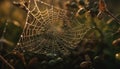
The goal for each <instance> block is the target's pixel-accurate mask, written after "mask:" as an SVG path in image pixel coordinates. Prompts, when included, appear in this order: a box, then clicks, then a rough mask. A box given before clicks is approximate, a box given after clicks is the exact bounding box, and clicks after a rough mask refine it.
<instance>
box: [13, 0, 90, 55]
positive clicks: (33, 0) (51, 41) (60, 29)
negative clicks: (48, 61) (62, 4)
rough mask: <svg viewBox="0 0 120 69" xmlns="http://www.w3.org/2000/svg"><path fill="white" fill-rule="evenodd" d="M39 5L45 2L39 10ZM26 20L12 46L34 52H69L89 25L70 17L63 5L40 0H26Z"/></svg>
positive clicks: (88, 28) (87, 29) (64, 53)
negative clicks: (58, 5)
mask: <svg viewBox="0 0 120 69" xmlns="http://www.w3.org/2000/svg"><path fill="white" fill-rule="evenodd" d="M40 5H44V6H47V7H46V8H45V10H41V7H40ZM23 6H24V7H25V8H26V9H27V11H28V13H27V18H26V24H25V27H24V29H23V33H22V34H21V37H20V40H19V42H18V44H17V46H16V48H15V50H19V51H21V52H31V53H36V54H47V53H53V54H58V53H61V54H63V55H68V54H70V52H71V50H73V49H75V48H76V46H77V44H78V43H79V42H80V41H81V40H82V39H83V38H84V36H85V35H86V33H87V32H88V31H89V30H90V27H89V26H87V25H85V24H81V23H80V22H79V21H78V20H76V19H70V18H69V17H68V16H67V15H66V13H67V12H66V11H65V10H64V9H60V8H58V7H54V5H53V4H52V5H50V4H47V3H45V2H43V1H41V0H29V2H28V6H26V5H24V4H23Z"/></svg>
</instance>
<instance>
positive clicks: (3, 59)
mask: <svg viewBox="0 0 120 69" xmlns="http://www.w3.org/2000/svg"><path fill="white" fill-rule="evenodd" d="M0 60H1V61H2V62H4V63H5V64H6V65H8V66H9V67H10V68H11V69H15V68H14V67H13V66H12V65H11V64H10V63H8V62H7V60H6V59H5V58H4V57H2V56H1V55H0Z"/></svg>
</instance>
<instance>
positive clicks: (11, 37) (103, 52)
mask: <svg viewBox="0 0 120 69" xmlns="http://www.w3.org/2000/svg"><path fill="white" fill-rule="evenodd" d="M23 1H25V4H28V0H0V55H2V56H3V57H4V58H5V59H6V60H7V61H8V62H9V63H10V64H11V65H12V66H13V67H14V68H15V69H120V23H119V22H118V21H116V19H119V20H120V0H105V3H106V6H107V7H106V9H108V10H109V12H111V13H112V15H113V16H115V17H116V18H113V17H111V16H110V15H109V14H107V13H106V12H101V11H100V6H102V5H100V4H99V1H100V0H42V1H44V2H46V3H48V4H53V5H54V6H56V7H59V8H61V9H65V10H67V11H68V16H70V15H71V14H69V12H70V13H71V12H72V13H73V14H74V18H76V19H78V20H79V21H80V22H81V23H85V24H88V25H89V26H91V27H94V29H92V30H91V31H90V32H88V33H87V34H86V36H85V38H84V39H83V40H82V41H81V42H80V43H79V44H78V47H77V48H76V49H75V50H74V51H73V52H72V54H70V55H68V56H62V57H57V56H52V55H50V56H49V57H48V56H45V55H37V54H28V53H24V54H23V53H19V52H14V51H13V49H14V48H15V46H16V44H17V42H18V41H19V38H20V35H21V33H22V31H23V28H24V26H25V22H26V16H27V10H26V9H25V7H24V6H23V5H21V2H23ZM100 12H101V15H100V16H98V14H99V13H100ZM0 60H1V59H0ZM0 69H11V68H10V67H9V66H8V65H6V64H5V63H4V62H2V61H0Z"/></svg>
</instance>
